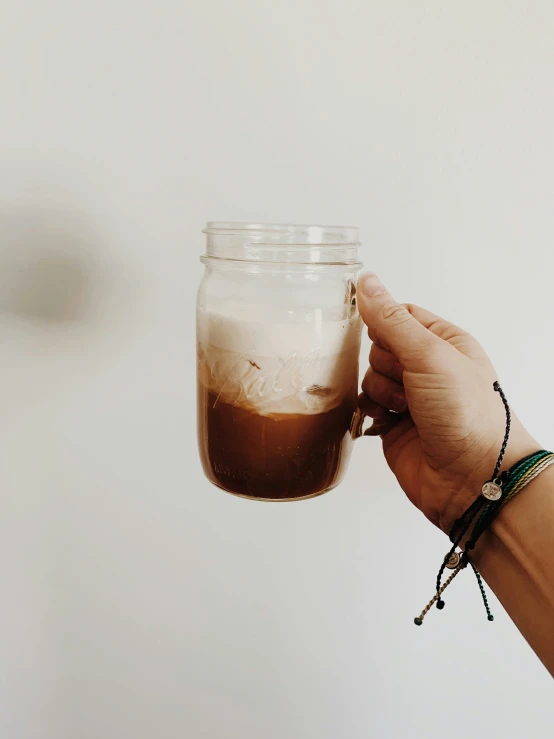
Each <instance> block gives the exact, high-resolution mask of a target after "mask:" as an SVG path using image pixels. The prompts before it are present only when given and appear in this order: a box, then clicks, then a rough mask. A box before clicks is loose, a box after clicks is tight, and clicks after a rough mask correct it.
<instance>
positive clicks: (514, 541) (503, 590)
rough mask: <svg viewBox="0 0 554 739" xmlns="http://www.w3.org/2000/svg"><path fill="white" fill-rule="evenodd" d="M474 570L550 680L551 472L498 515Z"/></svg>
mask: <svg viewBox="0 0 554 739" xmlns="http://www.w3.org/2000/svg"><path fill="white" fill-rule="evenodd" d="M476 564H477V566H478V567H479V569H480V571H481V574H482V575H483V577H484V578H485V580H486V581H487V583H488V584H489V585H490V587H491V588H492V590H493V591H494V592H495V594H496V596H497V598H498V599H499V600H500V602H501V603H502V605H503V606H504V608H505V609H506V611H507V612H508V613H509V614H510V616H511V618H512V619H513V621H514V623H515V624H516V626H517V627H518V628H519V630H520V631H521V633H522V634H523V636H524V637H525V638H526V639H527V641H528V642H529V644H530V645H531V647H532V648H533V650H534V651H535V652H536V654H537V655H538V656H539V657H540V659H541V660H542V661H543V663H544V664H545V666H546V668H547V669H548V670H549V672H550V673H551V674H552V675H553V676H554V469H553V468H552V467H549V468H548V469H547V470H545V471H544V472H543V473H542V474H541V475H540V476H539V477H538V478H537V479H536V480H533V481H532V482H531V483H530V484H529V485H528V486H527V487H526V488H525V489H524V490H523V491H522V492H521V495H518V496H517V497H516V498H515V499H514V500H513V501H511V502H510V503H509V504H508V505H507V506H506V507H505V508H504V509H503V510H502V511H501V512H500V515H499V516H498V518H497V519H496V521H494V522H493V524H492V527H491V531H490V532H489V533H487V534H486V539H485V541H484V542H483V545H482V547H481V548H480V550H479V551H478V552H477V556H476Z"/></svg>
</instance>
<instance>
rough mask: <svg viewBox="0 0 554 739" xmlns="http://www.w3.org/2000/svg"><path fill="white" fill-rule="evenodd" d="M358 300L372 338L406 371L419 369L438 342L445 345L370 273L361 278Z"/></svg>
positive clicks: (361, 313)
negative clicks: (393, 355)
mask: <svg viewBox="0 0 554 739" xmlns="http://www.w3.org/2000/svg"><path fill="white" fill-rule="evenodd" d="M357 296H358V307H359V310H360V315H361V316H362V318H363V321H364V323H365V324H366V326H367V328H368V333H369V338H370V339H371V340H372V341H374V342H375V343H377V344H380V345H381V346H383V347H384V348H386V349H389V350H390V351H391V352H392V353H393V354H395V355H396V356H397V357H398V359H399V360H400V362H401V363H402V364H403V365H404V367H405V368H406V369H408V370H409V369H410V367H413V368H414V369H417V368H420V366H421V360H422V359H424V358H425V357H426V356H427V355H428V354H429V353H430V352H431V351H433V349H436V348H437V342H438V343H439V344H440V343H442V342H441V340H440V339H439V338H438V337H437V336H435V335H434V334H433V333H432V332H431V331H429V330H428V329H426V328H425V326H423V325H422V324H421V323H420V322H419V321H417V320H416V319H415V318H414V317H413V315H412V314H411V313H410V311H409V310H408V309H407V308H406V306H404V305H402V304H400V303H397V302H396V300H395V299H394V298H393V297H392V295H391V294H390V293H389V292H388V291H387V289H386V287H385V286H384V285H383V284H382V283H381V281H380V280H379V278H378V277H377V275H374V274H371V273H367V274H364V275H362V276H361V277H360V278H359V280H358V289H357ZM416 365H417V367H416Z"/></svg>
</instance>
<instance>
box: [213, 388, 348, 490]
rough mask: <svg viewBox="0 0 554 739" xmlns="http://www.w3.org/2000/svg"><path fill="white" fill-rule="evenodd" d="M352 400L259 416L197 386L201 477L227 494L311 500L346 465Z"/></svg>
mask: <svg viewBox="0 0 554 739" xmlns="http://www.w3.org/2000/svg"><path fill="white" fill-rule="evenodd" d="M355 405H356V401H355V398H348V399H345V400H344V401H343V402H342V404H341V405H339V406H337V407H335V408H333V409H331V410H329V411H326V412H325V413H314V414H312V415H310V414H295V413H274V414H269V415H265V416H262V415H259V414H258V413H255V412H253V411H250V410H247V409H245V408H241V407H239V406H234V405H229V404H228V403H222V402H221V401H219V400H217V396H216V395H214V394H213V393H210V392H209V391H208V390H206V388H204V387H203V386H202V385H199V387H198V439H199V448H200V457H201V460H202V465H203V467H204V472H205V474H206V477H207V478H208V479H209V480H211V482H213V483H215V484H216V485H218V486H219V487H221V488H223V489H224V490H227V491H229V492H231V493H235V494H238V495H244V496H247V497H249V498H261V499H265V500H290V499H295V498H305V497H308V496H312V495H317V494H318V493H322V492H324V491H325V490H328V489H329V488H331V487H333V486H334V485H336V484H337V483H338V482H339V480H340V478H341V476H342V472H343V470H344V468H345V466H346V462H347V461H348V457H349V454H350V447H351V443H352V442H351V438H350V433H349V429H350V424H351V421H352V416H353V414H354V409H355Z"/></svg>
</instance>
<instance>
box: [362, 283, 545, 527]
mask: <svg viewBox="0 0 554 739" xmlns="http://www.w3.org/2000/svg"><path fill="white" fill-rule="evenodd" d="M357 294H358V305H359V308H360V313H361V316H362V318H363V320H364V322H365V323H366V325H367V327H368V332H369V337H370V338H371V340H372V341H373V345H372V347H371V352H370V355H369V362H370V365H371V366H370V368H369V369H368V371H367V373H366V375H365V378H364V380H363V383H362V390H363V392H362V394H361V395H360V399H359V405H360V409H361V410H362V412H364V413H365V414H366V415H368V416H371V417H372V418H373V419H374V424H373V426H372V427H371V429H369V431H368V432H366V433H368V434H370V435H380V436H381V437H382V439H383V450H384V453H385V457H386V460H387V462H388V464H389V466H390V468H391V470H392V471H393V472H394V474H395V475H396V477H397V479H398V482H399V483H400V486H401V487H402V489H403V490H404V492H405V493H406V495H407V496H408V498H409V499H410V500H411V501H412V503H414V504H415V505H416V506H417V507H418V508H419V509H420V510H421V511H422V512H423V513H424V514H425V515H426V516H427V518H429V519H430V520H431V521H432V522H433V523H434V524H436V525H437V526H439V527H440V528H442V529H443V531H445V532H446V533H449V532H450V530H451V528H452V526H453V524H454V522H455V521H456V519H457V518H458V517H459V516H460V515H461V514H462V513H463V512H464V511H465V510H466V508H468V506H469V505H470V504H471V503H472V502H473V501H474V500H475V498H476V497H477V496H478V495H479V494H480V491H481V487H482V485H483V483H484V482H485V481H486V480H489V479H490V477H491V475H492V473H493V471H494V466H495V464H496V460H497V457H498V453H499V451H500V447H501V445H502V439H503V436H504V432H505V428H506V416H505V411H504V407H503V405H502V401H501V398H500V395H499V394H498V393H497V392H495V391H494V389H493V383H494V382H495V380H496V379H497V376H496V372H495V370H494V367H493V366H492V363H491V361H490V360H489V358H488V357H487V355H486V354H485V352H484V351H483V349H482V348H481V346H480V345H479V344H478V343H477V341H476V340H475V339H474V338H473V337H472V336H470V335H469V334H467V333H466V332H465V331H463V330H462V329H460V328H457V327H456V326H453V325H452V324H451V323H448V322H447V321H444V320H443V319H442V318H439V317H438V316H435V315H433V314H432V313H430V312H429V311H427V310H424V309H423V308H418V307H417V306H414V305H400V304H398V303H396V301H395V300H394V298H393V297H392V296H391V295H390V294H389V293H388V292H387V291H386V289H385V288H384V287H383V285H382V284H381V283H380V281H379V279H378V278H377V277H376V276H375V275H372V274H366V275H363V276H362V277H361V278H360V280H359V282H358V291H357ZM391 411H392V412H391ZM538 448H539V447H538V445H537V443H536V442H535V441H534V440H533V438H532V437H531V436H530V435H529V434H528V433H527V431H526V430H525V429H524V427H523V426H522V424H521V423H520V422H519V420H518V419H517V418H516V417H515V416H514V415H513V414H512V429H511V434H510V441H509V443H508V447H507V450H506V456H505V464H504V465H503V469H505V468H506V467H509V466H510V465H511V464H513V463H514V462H516V461H517V460H519V459H520V458H521V457H523V456H525V455H526V454H529V453H531V452H533V451H536V450H537V449H538Z"/></svg>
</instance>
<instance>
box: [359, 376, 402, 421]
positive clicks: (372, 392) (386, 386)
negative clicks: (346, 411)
mask: <svg viewBox="0 0 554 739" xmlns="http://www.w3.org/2000/svg"><path fill="white" fill-rule="evenodd" d="M362 390H363V392H364V393H365V395H367V396H368V397H369V398H371V400H373V401H374V402H376V403H378V404H379V405H380V406H382V407H383V408H386V409H387V410H391V411H395V412H396V413H404V412H405V411H406V410H407V409H408V402H407V400H406V393H405V392H404V388H403V386H402V385H401V384H400V383H399V382H395V381H394V380H391V379H390V378H389V377H385V375H381V374H379V373H378V372H375V370H374V369H373V368H371V367H370V368H369V369H368V371H367V372H366V374H365V377H364V379H363V382H362Z"/></svg>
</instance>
